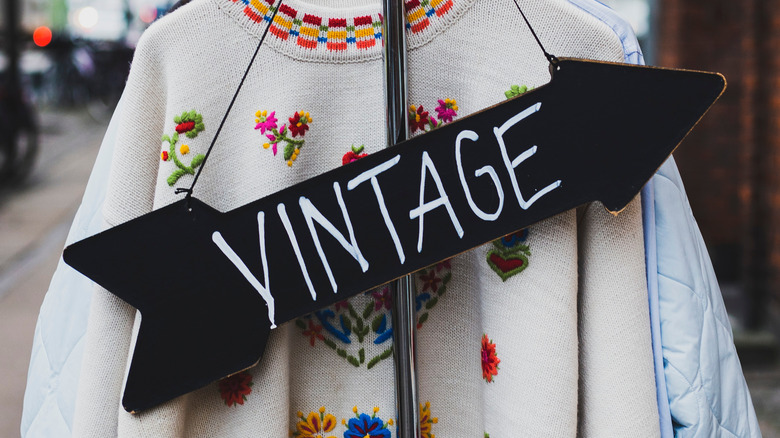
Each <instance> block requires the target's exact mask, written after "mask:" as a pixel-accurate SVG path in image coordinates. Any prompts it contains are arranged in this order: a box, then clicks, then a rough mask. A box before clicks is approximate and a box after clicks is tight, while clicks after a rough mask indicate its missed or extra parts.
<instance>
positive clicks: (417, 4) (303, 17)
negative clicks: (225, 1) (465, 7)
mask: <svg viewBox="0 0 780 438" xmlns="http://www.w3.org/2000/svg"><path fill="white" fill-rule="evenodd" d="M453 1H454V0H409V1H407V2H406V3H405V4H404V6H405V8H406V20H407V24H406V28H407V30H408V31H409V32H411V33H412V34H416V33H419V32H422V31H423V30H425V29H427V28H428V27H429V26H430V25H431V20H435V19H437V18H439V17H443V16H444V15H446V14H447V13H448V12H449V11H450V10H452V6H453ZM232 2H233V3H239V2H240V3H243V4H244V15H246V16H247V17H248V18H249V19H251V20H252V21H254V22H256V23H262V22H269V21H271V16H272V15H273V12H274V10H275V8H274V6H273V4H274V3H275V2H274V1H273V0H232ZM382 22H383V17H382V14H381V13H376V14H370V15H363V16H358V17H349V18H323V17H320V16H317V15H314V14H309V13H303V12H301V11H298V10H296V9H294V8H293V7H290V6H288V5H287V4H284V3H282V5H281V6H280V7H279V12H278V13H277V14H276V17H275V18H274V22H273V23H272V24H271V27H270V28H269V33H270V34H271V35H273V36H275V37H276V38H278V39H280V40H283V41H289V42H293V43H295V44H297V45H298V46H300V47H302V48H305V49H317V48H320V47H322V48H325V49H327V50H328V51H332V52H342V51H346V50H350V49H352V48H354V49H357V50H365V49H370V48H372V47H374V46H376V45H378V44H381V43H382Z"/></svg>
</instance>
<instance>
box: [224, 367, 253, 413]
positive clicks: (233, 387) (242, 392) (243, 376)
mask: <svg viewBox="0 0 780 438" xmlns="http://www.w3.org/2000/svg"><path fill="white" fill-rule="evenodd" d="M252 385H253V383H252V375H251V374H249V372H248V371H241V372H240V373H236V374H233V375H232V376H229V377H225V378H224V379H222V380H220V381H219V394H220V396H221V397H222V400H224V401H225V404H226V405H228V406H234V405H235V404H239V405H243V404H244V402H245V401H246V396H248V395H249V394H251V393H252Z"/></svg>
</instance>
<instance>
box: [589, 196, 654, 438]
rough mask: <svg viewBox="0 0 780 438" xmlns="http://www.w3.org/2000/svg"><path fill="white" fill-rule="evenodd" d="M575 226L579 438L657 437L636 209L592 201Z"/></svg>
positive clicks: (639, 221) (639, 222)
mask: <svg viewBox="0 0 780 438" xmlns="http://www.w3.org/2000/svg"><path fill="white" fill-rule="evenodd" d="M583 208H584V212H583V213H584V214H583V215H582V218H581V220H580V223H579V226H578V228H579V265H580V283H579V299H578V301H579V305H578V307H579V309H578V313H579V334H580V335H579V336H580V339H579V342H580V393H579V398H580V403H579V410H580V412H579V423H580V424H579V430H580V436H582V437H589V436H590V437H597V436H643V437H657V436H659V435H660V430H659V423H658V408H657V401H656V396H655V373H654V370H653V360H652V349H651V345H650V343H651V336H650V320H649V316H648V308H647V280H646V276H645V259H644V251H643V248H644V242H643V234H642V209H641V204H640V199H639V197H637V198H636V199H634V201H632V202H631V203H630V204H629V205H628V207H626V209H625V210H624V211H623V212H621V213H620V214H619V215H618V216H617V217H614V216H612V215H611V214H610V213H609V212H607V211H606V209H605V208H604V206H603V205H602V204H601V203H599V202H594V203H592V204H590V205H588V206H587V207H583Z"/></svg>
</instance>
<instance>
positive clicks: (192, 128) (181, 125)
mask: <svg viewBox="0 0 780 438" xmlns="http://www.w3.org/2000/svg"><path fill="white" fill-rule="evenodd" d="M173 122H174V123H176V132H174V133H173V135H170V136H169V135H168V134H165V135H163V136H162V141H164V142H167V143H168V150H167V151H166V150H163V151H162V153H160V159H162V160H163V161H166V162H167V161H173V163H174V164H175V165H176V167H177V169H176V170H174V171H173V173H171V175H170V176H169V177H168V180H167V182H168V185H169V186H171V187H173V185H174V184H176V182H177V181H178V180H179V178H181V177H183V176H184V175H187V174H190V175H195V169H197V168H198V166H200V165H201V164H202V163H203V160H204V159H205V156H204V155H203V154H197V155H195V156H194V157H193V158H192V161H191V162H190V165H189V166H187V165H186V164H184V163H183V162H182V161H181V160H180V159H179V156H178V154H177V153H176V144H177V143H178V142H179V135H180V134H184V135H185V136H186V137H187V138H189V139H194V138H196V137H197V136H198V134H200V133H201V132H202V131H203V130H205V129H206V125H204V124H203V116H202V115H201V114H199V113H198V112H197V111H195V110H192V111H184V112H183V113H181V115H180V116H176V117H174V118H173ZM179 153H181V154H182V155H187V154H189V153H190V146H189V145H186V144H183V145H181V147H180V148H179Z"/></svg>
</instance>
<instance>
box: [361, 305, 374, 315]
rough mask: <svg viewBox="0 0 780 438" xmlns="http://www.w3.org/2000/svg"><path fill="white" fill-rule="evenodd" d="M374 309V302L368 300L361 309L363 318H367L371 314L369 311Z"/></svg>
mask: <svg viewBox="0 0 780 438" xmlns="http://www.w3.org/2000/svg"><path fill="white" fill-rule="evenodd" d="M373 309H374V303H372V302H369V303H368V304H366V308H365V309H363V318H365V319H368V317H369V316H371V312H372V311H373Z"/></svg>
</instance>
